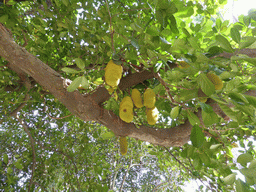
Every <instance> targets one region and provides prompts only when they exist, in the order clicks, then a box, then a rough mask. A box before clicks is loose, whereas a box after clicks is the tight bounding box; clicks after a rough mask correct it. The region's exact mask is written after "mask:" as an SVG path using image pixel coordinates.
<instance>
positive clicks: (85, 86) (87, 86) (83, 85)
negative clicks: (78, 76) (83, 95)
mask: <svg viewBox="0 0 256 192" xmlns="http://www.w3.org/2000/svg"><path fill="white" fill-rule="evenodd" d="M81 86H82V87H83V88H85V89H88V88H89V81H88V80H87V79H86V78H85V76H82V81H81Z"/></svg>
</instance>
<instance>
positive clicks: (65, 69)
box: [61, 67, 80, 74]
mask: <svg viewBox="0 0 256 192" xmlns="http://www.w3.org/2000/svg"><path fill="white" fill-rule="evenodd" d="M61 70H62V71H64V72H65V73H73V74H75V73H80V71H77V70H75V69H72V68H69V67H64V68H62V69H61Z"/></svg>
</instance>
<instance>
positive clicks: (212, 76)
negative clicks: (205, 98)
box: [206, 73, 223, 90]
mask: <svg viewBox="0 0 256 192" xmlns="http://www.w3.org/2000/svg"><path fill="white" fill-rule="evenodd" d="M206 76H207V77H208V78H209V79H210V81H211V82H212V83H213V85H214V86H215V90H221V89H222V87H223V82H222V80H221V79H220V78H219V76H218V75H215V74H213V73H207V74H206Z"/></svg>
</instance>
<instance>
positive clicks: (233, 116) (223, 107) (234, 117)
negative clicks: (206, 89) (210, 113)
mask: <svg viewBox="0 0 256 192" xmlns="http://www.w3.org/2000/svg"><path fill="white" fill-rule="evenodd" d="M219 106H220V108H221V110H222V111H223V112H224V113H225V114H226V115H227V116H229V117H230V118H231V119H232V120H233V121H237V113H235V112H234V111H232V110H231V109H230V108H229V107H228V106H227V105H223V104H220V103H219Z"/></svg>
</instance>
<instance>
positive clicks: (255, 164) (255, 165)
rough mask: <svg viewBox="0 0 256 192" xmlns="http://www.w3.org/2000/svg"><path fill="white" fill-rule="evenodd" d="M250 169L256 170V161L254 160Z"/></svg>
mask: <svg viewBox="0 0 256 192" xmlns="http://www.w3.org/2000/svg"><path fill="white" fill-rule="evenodd" d="M248 168H249V169H256V159H254V160H252V161H251V163H250V165H249V167H248Z"/></svg>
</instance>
